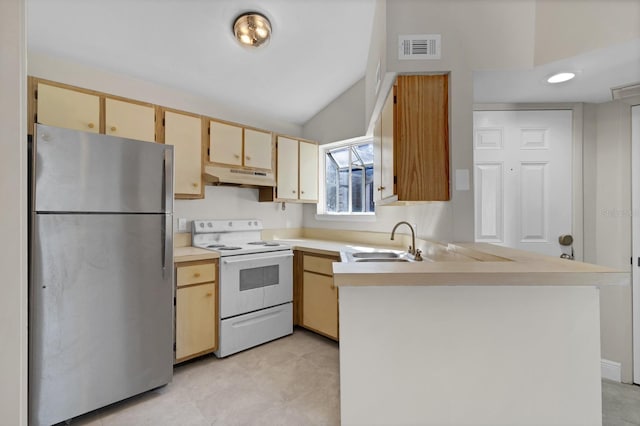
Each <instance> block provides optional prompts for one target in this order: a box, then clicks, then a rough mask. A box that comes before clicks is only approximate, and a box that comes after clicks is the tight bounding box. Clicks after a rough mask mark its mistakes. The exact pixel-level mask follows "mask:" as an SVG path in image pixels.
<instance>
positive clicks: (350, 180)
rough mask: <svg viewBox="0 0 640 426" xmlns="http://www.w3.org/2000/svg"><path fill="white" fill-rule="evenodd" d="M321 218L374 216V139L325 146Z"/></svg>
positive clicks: (360, 139) (320, 206)
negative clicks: (331, 216)
mask: <svg viewBox="0 0 640 426" xmlns="http://www.w3.org/2000/svg"><path fill="white" fill-rule="evenodd" d="M320 148H321V158H322V159H323V165H322V164H321V176H320V191H321V194H322V196H321V200H322V202H321V203H319V204H318V213H319V214H321V215H326V216H329V215H336V216H338V215H339V216H340V217H344V216H345V215H373V213H374V211H375V204H374V201H373V196H374V188H373V142H372V140H371V139H369V138H367V139H362V138H358V139H356V140H351V141H346V142H338V143H334V144H328V145H324V146H321V147H320Z"/></svg>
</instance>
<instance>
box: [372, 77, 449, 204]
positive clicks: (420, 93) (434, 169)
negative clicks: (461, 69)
mask: <svg viewBox="0 0 640 426" xmlns="http://www.w3.org/2000/svg"><path fill="white" fill-rule="evenodd" d="M448 99H449V78H448V75H401V76H398V79H397V87H396V112H395V120H394V124H395V126H394V138H393V145H394V154H393V155H394V162H395V173H394V174H395V177H396V194H397V196H398V200H400V201H446V200H449V199H450V194H449V105H448ZM382 132H383V141H384V138H385V136H384V132H385V130H384V118H383V128H382ZM383 143H384V142H383ZM383 146H384V145H383ZM383 150H384V148H383ZM385 163H386V161H385ZM382 171H383V173H384V168H383V170H382ZM383 180H384V178H383Z"/></svg>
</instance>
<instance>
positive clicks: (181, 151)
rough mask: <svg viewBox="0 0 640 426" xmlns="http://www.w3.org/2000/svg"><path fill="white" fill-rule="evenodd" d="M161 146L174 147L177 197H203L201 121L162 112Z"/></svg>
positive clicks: (184, 115)
mask: <svg viewBox="0 0 640 426" xmlns="http://www.w3.org/2000/svg"><path fill="white" fill-rule="evenodd" d="M163 115H164V143H165V144H167V145H173V146H174V151H173V156H174V170H175V172H174V174H175V186H174V192H175V197H176V198H203V197H204V188H203V182H202V119H201V118H200V117H199V116H196V115H188V114H184V113H178V112H173V111H167V110H165V111H163Z"/></svg>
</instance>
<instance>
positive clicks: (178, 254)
mask: <svg viewBox="0 0 640 426" xmlns="http://www.w3.org/2000/svg"><path fill="white" fill-rule="evenodd" d="M219 257H220V254H218V253H217V252H215V251H211V250H205V249H201V248H197V247H191V246H186V247H174V249H173V261H174V262H175V263H179V262H191V261H194V260H207V259H217V258H219Z"/></svg>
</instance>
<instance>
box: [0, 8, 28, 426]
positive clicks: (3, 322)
mask: <svg viewBox="0 0 640 426" xmlns="http://www.w3.org/2000/svg"><path fill="white" fill-rule="evenodd" d="M24 6H25V5H24V0H2V1H0V93H1V94H2V95H0V129H2V130H1V131H0V148H1V150H2V155H0V200H2V220H1V221H0V236H2V248H0V251H1V253H0V271H1V274H2V276H1V278H0V287H1V288H2V297H0V342H2V349H0V423H2V424H7V425H26V424H27V218H28V215H27V170H26V164H27V162H26V160H27V158H26V157H27V137H26V126H27V124H26V120H25V118H26V103H25V100H26V93H27V91H26V85H25V69H26V64H25V51H26V44H25V18H24V17H25V12H24V10H25V7H24Z"/></svg>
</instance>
